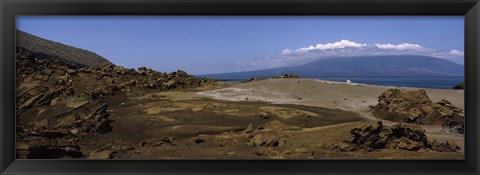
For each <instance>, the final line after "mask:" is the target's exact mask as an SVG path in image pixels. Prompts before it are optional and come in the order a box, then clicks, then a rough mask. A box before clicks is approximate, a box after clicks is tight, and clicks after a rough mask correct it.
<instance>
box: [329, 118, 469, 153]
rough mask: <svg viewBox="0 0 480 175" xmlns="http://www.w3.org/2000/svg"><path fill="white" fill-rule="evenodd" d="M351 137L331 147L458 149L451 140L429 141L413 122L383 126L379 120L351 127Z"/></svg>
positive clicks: (352, 149)
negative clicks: (348, 140) (347, 140)
mask: <svg viewBox="0 0 480 175" xmlns="http://www.w3.org/2000/svg"><path fill="white" fill-rule="evenodd" d="M350 132H351V133H352V135H353V139H352V141H351V142H350V144H348V143H340V144H338V145H335V146H333V147H331V149H333V150H337V151H344V152H348V151H355V150H358V149H359V148H366V149H367V150H375V149H403V150H409V151H418V150H421V149H431V150H435V151H439V152H455V151H458V150H460V147H459V146H457V145H456V144H455V143H454V142H453V141H446V142H445V143H438V142H436V141H433V142H430V141H429V140H428V137H427V135H426V134H425V130H424V129H422V128H421V127H420V126H418V125H413V124H402V123H400V124H395V125H393V126H391V127H387V126H384V125H383V123H382V122H381V121H378V122H376V123H370V124H366V125H363V126H362V127H359V128H353V129H352V130H351V131H350Z"/></svg>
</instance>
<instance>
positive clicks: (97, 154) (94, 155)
mask: <svg viewBox="0 0 480 175" xmlns="http://www.w3.org/2000/svg"><path fill="white" fill-rule="evenodd" d="M116 154H117V151H114V150H104V151H94V152H91V153H90V154H89V155H88V159H97V160H98V159H100V160H101V159H112V158H114V157H115V156H116Z"/></svg>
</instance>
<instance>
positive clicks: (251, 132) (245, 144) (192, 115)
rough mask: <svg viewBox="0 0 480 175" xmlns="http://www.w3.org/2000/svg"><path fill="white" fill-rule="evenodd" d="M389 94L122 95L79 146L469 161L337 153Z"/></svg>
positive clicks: (240, 88)
mask: <svg viewBox="0 0 480 175" xmlns="http://www.w3.org/2000/svg"><path fill="white" fill-rule="evenodd" d="M389 88H390V87H381V86H369V85H360V84H347V83H333V82H325V81H321V80H313V79H273V80H262V81H256V82H249V83H225V82H218V83H217V84H215V85H212V86H206V87H202V88H197V89H187V90H176V91H163V92H159V91H150V92H146V93H145V94H143V96H140V97H129V96H128V95H126V94H125V93H122V92H119V93H116V94H115V95H114V96H107V97H105V98H104V99H102V100H103V101H104V102H106V103H107V104H108V112H109V113H110V119H111V120H113V122H112V123H111V125H112V128H113V130H112V131H111V132H109V133H106V134H99V135H96V136H87V137H82V138H80V139H79V141H78V144H79V146H80V148H81V150H82V152H84V153H85V157H84V158H86V159H91V158H92V157H91V154H92V153H99V152H100V153H102V155H105V156H104V158H112V159H126V160H131V159H182V160H185V159H248V160H253V159H255V160H256V159H463V158H464V153H463V152H437V151H432V150H428V149H426V150H420V151H406V150H398V149H378V150H358V151H352V152H343V151H337V150H334V149H332V147H334V146H335V145H338V144H339V143H346V142H349V141H351V139H352V134H351V133H350V130H351V129H352V128H355V127H360V126H362V125H364V124H365V123H366V122H367V121H372V120H377V119H376V118H375V117H373V116H372V115H371V114H370V113H369V112H368V111H367V110H366V109H367V107H368V106H369V105H374V104H376V103H377V96H379V95H380V94H381V93H382V92H384V91H385V90H387V89H389ZM427 93H428V95H429V96H430V98H431V99H433V100H434V101H438V100H440V99H442V98H445V99H447V100H449V101H451V102H452V103H453V104H454V105H456V106H458V107H460V108H462V109H463V91H453V90H434V89H428V90H427ZM51 110H55V109H51ZM47 112H48V111H47ZM36 113H38V111H37V112H36ZM36 113H34V112H32V117H34V114H36ZM26 114H29V113H28V111H27V112H26ZM19 122H20V123H22V122H23V123H24V124H27V123H28V121H23V120H19ZM384 123H385V124H393V122H388V121H384ZM423 127H424V128H425V129H426V131H427V135H428V137H429V139H430V140H437V141H440V142H442V141H445V140H447V139H448V140H450V141H454V142H455V143H457V144H458V145H459V146H460V147H461V148H462V149H463V145H464V144H463V142H464V139H463V136H461V135H451V134H446V133H444V132H443V131H442V129H441V128H440V127H438V126H423ZM103 153H105V154H103Z"/></svg>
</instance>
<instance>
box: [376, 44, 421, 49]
mask: <svg viewBox="0 0 480 175" xmlns="http://www.w3.org/2000/svg"><path fill="white" fill-rule="evenodd" d="M375 46H376V47H378V48H380V49H396V50H407V49H423V48H424V47H422V46H420V45H418V44H410V43H402V44H397V45H394V44H375Z"/></svg>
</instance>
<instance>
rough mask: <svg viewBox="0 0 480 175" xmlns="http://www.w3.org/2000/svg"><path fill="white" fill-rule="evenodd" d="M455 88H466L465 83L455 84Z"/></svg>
mask: <svg viewBox="0 0 480 175" xmlns="http://www.w3.org/2000/svg"><path fill="white" fill-rule="evenodd" d="M453 89H455V90H464V89H465V83H459V84H457V85H455V86H453Z"/></svg>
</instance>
